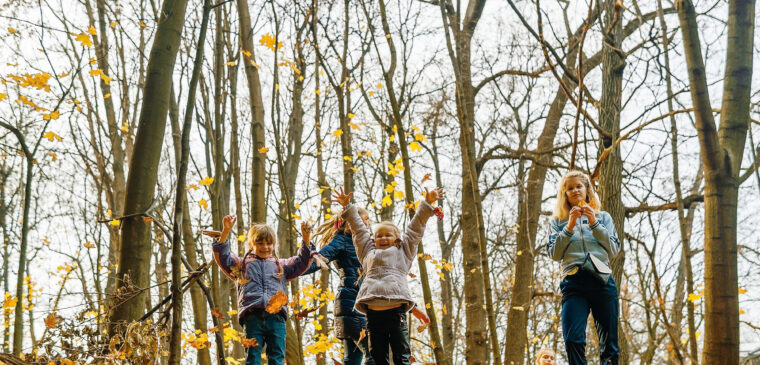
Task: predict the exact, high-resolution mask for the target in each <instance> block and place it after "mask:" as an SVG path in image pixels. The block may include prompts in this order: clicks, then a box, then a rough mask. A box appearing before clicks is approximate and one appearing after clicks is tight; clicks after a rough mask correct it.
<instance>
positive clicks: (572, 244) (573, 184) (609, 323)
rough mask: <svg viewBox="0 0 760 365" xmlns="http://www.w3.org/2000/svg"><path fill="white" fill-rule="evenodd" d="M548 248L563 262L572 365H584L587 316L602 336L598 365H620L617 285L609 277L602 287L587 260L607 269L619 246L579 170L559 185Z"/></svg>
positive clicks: (564, 309)
mask: <svg viewBox="0 0 760 365" xmlns="http://www.w3.org/2000/svg"><path fill="white" fill-rule="evenodd" d="M584 246H585V247H584ZM546 249H547V252H548V253H549V257H551V258H552V259H553V260H555V261H561V262H562V275H563V280H562V282H561V283H560V290H561V291H562V335H563V337H564V340H565V350H566V351H567V358H568V361H569V363H570V365H578V364H586V353H585V351H586V320H587V319H588V314H589V311H590V312H591V315H592V316H593V317H594V322H595V323H596V330H597V335H598V336H599V351H600V363H601V364H603V365H609V364H614V365H617V363H618V353H619V349H618V333H617V328H618V291H617V286H616V285H615V280H614V279H613V278H612V277H611V276H610V277H609V279H606V282H604V279H605V278H604V275H602V276H600V275H596V274H595V273H594V272H592V271H591V270H594V267H593V266H589V265H588V263H587V262H586V261H587V260H590V259H591V258H590V257H588V256H589V255H593V256H594V257H593V259H594V260H595V261H596V262H597V263H601V264H600V265H606V266H607V267H609V265H610V260H611V259H612V258H614V257H615V256H616V255H617V254H618V252H619V251H620V242H619V241H618V238H617V233H616V231H615V224H614V223H613V221H612V217H611V216H610V215H609V213H607V212H604V211H602V210H600V203H599V198H598V197H597V196H596V192H595V191H594V187H593V185H591V181H590V180H589V178H588V176H586V174H584V173H582V172H580V171H570V172H568V173H567V174H565V176H563V177H562V180H561V181H560V186H559V192H558V194H557V206H556V208H555V209H554V217H553V218H552V220H551V223H550V235H549V243H548V245H547V247H546ZM584 263H585V264H586V265H584Z"/></svg>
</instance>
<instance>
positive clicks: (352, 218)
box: [342, 204, 375, 262]
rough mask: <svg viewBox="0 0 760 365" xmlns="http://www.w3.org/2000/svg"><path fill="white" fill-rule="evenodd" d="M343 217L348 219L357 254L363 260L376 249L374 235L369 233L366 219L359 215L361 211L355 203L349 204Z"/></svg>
mask: <svg viewBox="0 0 760 365" xmlns="http://www.w3.org/2000/svg"><path fill="white" fill-rule="evenodd" d="M342 217H343V219H345V220H346V223H347V224H348V228H349V229H351V237H352V238H353V241H354V247H355V248H356V256H357V257H358V258H359V262H363V261H364V257H365V256H367V254H368V253H369V252H370V251H373V250H374V249H375V244H374V243H372V237H371V236H370V235H369V231H368V230H367V226H366V225H364V221H363V220H362V218H361V217H360V216H359V211H358V210H357V209H356V206H355V205H353V204H349V205H348V206H346V207H345V208H344V210H343V215H342Z"/></svg>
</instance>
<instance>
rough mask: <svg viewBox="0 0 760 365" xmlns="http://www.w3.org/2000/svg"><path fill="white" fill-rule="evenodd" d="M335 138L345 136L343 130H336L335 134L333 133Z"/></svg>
mask: <svg viewBox="0 0 760 365" xmlns="http://www.w3.org/2000/svg"><path fill="white" fill-rule="evenodd" d="M332 134H333V136H335V137H340V136H341V135H342V134H343V130H342V129H336V130H335V132H333V133H332Z"/></svg>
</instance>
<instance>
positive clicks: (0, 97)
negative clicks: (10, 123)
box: [0, 93, 8, 101]
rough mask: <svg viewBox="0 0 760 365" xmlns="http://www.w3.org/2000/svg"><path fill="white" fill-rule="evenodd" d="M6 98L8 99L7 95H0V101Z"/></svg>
mask: <svg viewBox="0 0 760 365" xmlns="http://www.w3.org/2000/svg"><path fill="white" fill-rule="evenodd" d="M7 97H8V94H4V93H0V101H3V99H5V98H7Z"/></svg>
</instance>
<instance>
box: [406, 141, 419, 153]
mask: <svg viewBox="0 0 760 365" xmlns="http://www.w3.org/2000/svg"><path fill="white" fill-rule="evenodd" d="M409 149H410V150H412V151H414V152H420V151H422V147H420V144H419V143H417V142H416V141H415V142H412V143H410V144H409Z"/></svg>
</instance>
